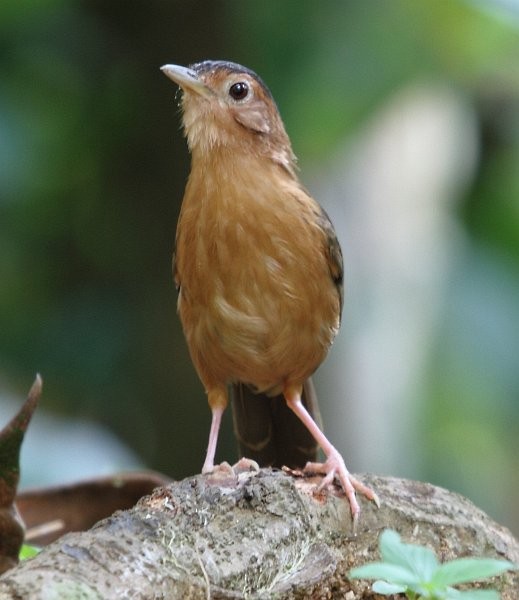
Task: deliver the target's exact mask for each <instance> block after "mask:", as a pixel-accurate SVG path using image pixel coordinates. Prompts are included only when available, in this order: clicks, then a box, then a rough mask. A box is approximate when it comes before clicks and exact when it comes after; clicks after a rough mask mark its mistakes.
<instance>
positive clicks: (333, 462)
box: [284, 386, 379, 523]
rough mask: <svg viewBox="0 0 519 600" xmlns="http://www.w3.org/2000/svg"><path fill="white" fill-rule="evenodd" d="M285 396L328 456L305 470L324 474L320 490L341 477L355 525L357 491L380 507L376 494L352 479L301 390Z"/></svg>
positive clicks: (357, 505) (293, 390) (294, 388)
mask: <svg viewBox="0 0 519 600" xmlns="http://www.w3.org/2000/svg"><path fill="white" fill-rule="evenodd" d="M284 395H285V400H286V402H287V405H288V407H289V408H290V409H291V410H293V411H294V413H295V414H296V415H297V416H298V417H299V419H301V421H302V422H303V423H304V425H305V426H306V428H307V429H308V431H309V432H310V433H311V434H312V436H313V437H314V439H315V441H316V442H317V443H318V444H319V446H320V447H321V448H322V449H323V452H324V454H325V455H326V462H325V463H324V464H321V463H307V465H306V466H305V469H304V470H305V471H307V472H313V473H322V474H324V476H325V477H324V479H323V481H322V483H321V485H320V486H319V489H323V488H324V487H325V486H327V485H328V484H330V483H332V482H333V480H334V478H335V475H337V476H338V477H339V480H340V482H341V485H342V488H343V489H344V492H345V494H346V496H347V498H348V501H349V503H350V509H351V514H352V517H353V521H354V523H355V522H356V521H357V519H358V516H359V513H360V506H359V503H358V502H357V498H356V497H355V490H358V491H359V492H360V493H361V494H364V496H366V498H369V499H370V500H373V501H374V502H375V503H376V504H377V506H378V504H379V502H378V498H377V496H376V494H375V493H374V492H373V491H372V490H370V489H369V488H368V487H367V486H365V485H364V484H363V483H361V482H360V481H359V480H358V479H355V478H354V477H352V475H350V473H349V471H348V469H347V468H346V465H345V464H344V459H343V458H342V456H341V455H340V454H339V452H338V451H337V449H336V448H335V447H334V446H333V445H332V444H331V443H330V442H329V440H328V438H327V437H326V436H325V435H324V433H323V432H322V431H321V430H320V429H319V427H318V426H317V424H316V423H315V421H314V420H313V419H312V417H311V416H310V414H309V413H308V411H307V410H306V408H305V407H304V406H303V403H302V402H301V388H300V387H299V388H297V387H295V386H294V387H288V388H287V389H285V392H284Z"/></svg>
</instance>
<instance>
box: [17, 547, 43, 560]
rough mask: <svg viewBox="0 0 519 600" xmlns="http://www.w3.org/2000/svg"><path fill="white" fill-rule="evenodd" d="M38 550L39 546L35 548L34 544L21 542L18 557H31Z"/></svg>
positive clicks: (23, 558) (21, 558) (22, 558)
mask: <svg viewBox="0 0 519 600" xmlns="http://www.w3.org/2000/svg"><path fill="white" fill-rule="evenodd" d="M39 551H40V548H36V547H34V546H29V545H28V544H23V546H22V547H21V549H20V554H19V558H20V560H25V559H26V558H32V557H33V556H36V555H37V554H38V552H39Z"/></svg>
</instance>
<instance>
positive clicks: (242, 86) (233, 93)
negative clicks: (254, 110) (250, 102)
mask: <svg viewBox="0 0 519 600" xmlns="http://www.w3.org/2000/svg"><path fill="white" fill-rule="evenodd" d="M248 93H249V86H248V84H247V83H245V81H238V82H237V83H233V84H232V85H231V87H230V88H229V96H230V97H231V98H232V99H233V100H244V99H245V98H246V97H247V95H248Z"/></svg>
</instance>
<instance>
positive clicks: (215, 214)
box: [162, 61, 374, 517]
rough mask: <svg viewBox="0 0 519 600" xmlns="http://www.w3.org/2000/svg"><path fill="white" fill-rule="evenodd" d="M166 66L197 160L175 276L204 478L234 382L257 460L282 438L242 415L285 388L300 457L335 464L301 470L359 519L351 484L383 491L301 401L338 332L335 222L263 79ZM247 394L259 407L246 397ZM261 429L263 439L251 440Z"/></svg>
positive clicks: (222, 69)
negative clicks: (299, 165) (336, 491)
mask: <svg viewBox="0 0 519 600" xmlns="http://www.w3.org/2000/svg"><path fill="white" fill-rule="evenodd" d="M162 70H163V71H164V73H165V74H166V75H167V76H168V77H170V78H171V79H172V80H173V81H175V82H176V83H177V84H178V85H179V86H180V87H181V88H182V90H183V94H182V110H183V125H184V130H185V133H186V136H187V141H188V145H189V149H190V151H191V157H192V163H191V173H190V175H189V179H188V182H187V186H186V190H185V194H184V200H183V203H182V209H181V213H180V217H179V222H178V227H177V237H176V255H175V260H174V274H175V281H176V284H177V287H178V289H179V297H178V311H179V315H180V319H181V322H182V326H183V329H184V333H185V336H186V340H187V343H188V347H189V351H190V353H191V358H192V360H193V363H194V365H195V367H196V370H197V372H198V374H199V376H200V379H201V380H202V383H203V385H204V387H205V389H206V392H207V396H208V401H209V405H210V407H211V411H212V414H213V420H212V425H211V431H210V435H209V444H208V450H207V456H206V460H205V462H204V466H203V469H202V470H203V472H210V471H212V470H213V469H214V454H215V449H216V441H217V437H218V431H219V426H220V420H221V416H222V413H223V411H224V409H225V407H226V405H227V402H228V388H229V386H230V385H233V386H234V401H235V402H236V403H237V413H236V414H237V418H235V422H237V424H238V427H237V429H238V438H239V441H240V444H241V447H242V449H248V450H251V451H253V452H254V451H255V449H256V450H258V449H261V446H262V444H263V445H265V443H266V444H267V449H268V452H267V454H265V453H264V452H263V450H264V448H263V449H261V452H260V453H259V454H258V456H259V457H261V461H262V462H263V463H265V462H271V463H272V464H278V461H279V459H278V457H277V456H276V455H275V454H276V452H277V450H276V448H275V447H276V445H278V446H279V445H280V443H279V441H280V440H279V437H280V436H277V437H278V441H277V442H276V440H275V438H276V436H275V435H274V434H273V433H272V432H271V431H269V427H270V426H269V425H268V424H267V427H265V424H264V423H261V426H260V427H256V424H255V423H254V422H253V421H252V420H250V419H249V418H248V411H247V407H250V409H251V412H252V413H254V415H255V416H260V415H261V413H263V412H264V411H263V410H262V408H261V404H258V402H261V400H260V399H261V398H263V400H264V401H265V403H267V404H268V403H269V400H268V398H266V397H265V396H269V397H275V396H277V395H279V394H282V395H283V396H284V398H285V400H286V404H287V406H288V408H289V409H290V410H291V411H292V412H293V413H294V414H295V415H296V416H297V417H298V419H299V420H300V422H301V423H302V424H303V425H304V428H305V429H306V430H307V431H308V432H309V433H310V434H311V437H309V436H308V435H306V434H303V436H302V437H301V438H299V437H298V439H297V440H296V441H295V445H299V446H300V448H299V449H300V450H301V449H302V450H303V453H302V454H301V453H299V454H297V453H296V455H295V456H297V458H296V459H295V461H294V462H296V461H297V462H299V461H300V459H301V456H302V455H304V454H305V452H306V453H307V454H308V456H312V453H313V452H314V450H315V445H314V444H312V442H311V439H312V438H313V439H314V440H315V442H317V444H318V445H319V446H321V448H322V449H323V451H324V453H325V455H326V457H327V461H326V463H324V465H319V464H317V463H311V464H309V465H307V467H306V469H307V470H308V471H312V472H315V471H317V472H321V473H324V474H325V478H324V480H323V484H322V486H325V485H327V484H329V483H331V482H332V480H333V478H334V476H335V475H338V477H339V479H340V481H341V484H342V486H343V488H344V490H345V492H346V494H347V496H348V498H349V501H350V505H351V510H352V514H353V515H354V517H356V516H357V514H358V512H359V507H358V504H357V501H356V498H355V492H354V489H357V490H359V491H361V492H362V493H364V494H365V495H366V496H368V497H369V498H374V495H373V493H372V492H371V491H370V490H369V489H367V488H366V487H365V486H363V485H362V484H361V483H360V482H359V481H357V480H356V479H354V478H353V477H352V476H351V475H350V474H349V473H348V471H347V469H346V467H345V465H344V461H343V459H342V457H341V456H340V454H339V453H338V452H337V450H336V449H335V448H334V447H333V446H332V445H331V444H330V442H329V441H328V440H327V438H326V437H325V436H324V434H323V433H322V432H321V430H320V429H319V427H318V426H317V425H316V423H315V420H314V419H313V418H312V416H311V413H310V412H309V411H308V410H306V409H305V407H304V405H303V403H302V401H301V395H302V391H303V385H305V382H306V381H307V380H308V378H309V377H310V375H311V374H312V373H313V372H314V371H315V369H317V367H318V366H319V365H320V364H321V362H322V361H323V360H324V358H325V356H326V354H327V352H328V349H329V347H330V346H331V344H332V342H333V339H334V337H335V335H336V333H337V331H338V328H339V322H340V316H341V308H342V254H341V250H340V246H339V243H338V241H337V238H336V236H335V232H334V230H333V226H332V224H331V223H330V220H329V219H328V216H327V215H326V213H325V212H324V211H323V209H322V208H321V207H320V206H319V204H318V203H317V202H316V201H315V200H314V199H313V198H312V197H311V196H310V195H309V194H308V192H307V191H306V190H305V189H304V188H303V187H302V185H301V184H300V182H299V180H298V178H297V175H296V168H295V157H294V154H293V152H292V148H291V145H290V140H289V138H288V136H287V134H286V132H285V128H284V126H283V123H282V121H281V117H280V115H279V112H278V110H277V107H276V104H275V102H274V99H273V98H272V95H271V94H270V92H269V90H268V88H267V87H266V86H265V84H264V83H263V82H262V81H261V79H260V78H259V77H258V76H257V75H256V74H255V73H253V72H252V71H250V70H249V69H246V68H245V67H242V66H240V65H237V64H235V63H230V62H222V61H205V62H202V63H197V64H195V65H192V66H191V67H189V68H188V69H186V68H184V67H179V66H176V65H166V66H164V67H162ZM309 385H310V384H306V386H309ZM308 389H309V390H310V388H308ZM251 391H253V392H254V393H259V394H261V396H260V397H259V398H260V399H256V401H255V400H251V397H252V393H251ZM307 396H308V393H307ZM312 396H313V395H312ZM312 403H313V400H312V401H311V402H310V404H312ZM310 408H311V406H310ZM275 412H276V411H275V410H272V407H270V408H269V410H268V413H269V414H270V415H272V414H275ZM285 413H286V411H285ZM267 416H268V415H267ZM262 429H263V432H264V433H263V434H262ZM255 431H257V432H258V436H257V440H256V441H257V443H256V442H251V441H250V440H251V439H252V438H251V436H250V433H251V432H253V433H254V432H255ZM288 431H290V427H289V429H288ZM300 432H301V428H299V433H298V434H297V436H299V434H300ZM253 437H254V436H253ZM242 438H243V439H242ZM269 448H270V449H269ZM269 453H270V454H271V455H272V456H271V457H270V458H269ZM289 454H290V452H289V453H288V454H287V455H289ZM290 466H300V465H298V464H292V465H290Z"/></svg>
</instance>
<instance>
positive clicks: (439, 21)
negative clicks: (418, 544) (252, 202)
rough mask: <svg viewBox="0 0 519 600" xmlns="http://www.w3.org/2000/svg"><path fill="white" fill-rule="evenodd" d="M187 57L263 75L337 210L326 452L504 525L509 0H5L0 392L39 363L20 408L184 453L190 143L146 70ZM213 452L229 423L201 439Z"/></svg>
mask: <svg viewBox="0 0 519 600" xmlns="http://www.w3.org/2000/svg"><path fill="white" fill-rule="evenodd" d="M205 58H213V59H215V58H225V59H229V60H233V61H235V62H239V63H242V64H245V65H247V66H248V67H250V68H252V69H254V70H255V71H257V72H258V73H259V74H260V75H261V76H262V78H263V79H264V80H265V81H266V82H267V83H268V85H269V87H270V89H271V91H272V92H273V94H274V96H275V98H276V100H277V102H278V105H279V108H280V111H281V113H282V116H283V118H284V121H285V124H286V126H287V130H288V132H289V135H290V136H291V139H292V143H293V146H294V150H295V152H296V154H297V155H298V157H299V160H300V166H301V177H302V180H303V181H304V183H305V184H306V185H308V187H309V188H310V189H311V191H312V192H313V193H314V194H315V195H316V197H318V199H320V200H321V201H322V203H323V204H325V206H326V208H327V210H328V211H329V213H330V214H331V216H332V218H333V220H334V222H335V223H336V225H337V229H338V233H339V237H340V239H341V243H342V245H343V249H344V254H345V263H346V273H347V292H346V305H345V311H344V314H345V316H344V319H345V323H344V325H343V330H342V333H341V336H340V339H339V341H338V343H337V345H336V347H335V348H334V349H333V350H332V353H331V357H330V360H329V361H328V362H327V363H326V365H325V366H324V367H323V369H322V372H321V375H320V377H318V391H319V395H320V399H321V404H322V410H323V416H324V421H325V426H326V428H327V430H329V431H330V435H331V437H332V440H333V441H334V442H335V443H336V444H337V445H338V447H339V448H340V449H341V450H343V451H344V452H345V458H346V462H347V464H349V466H350V468H351V469H352V470H354V471H357V472H361V471H375V472H380V473H381V474H382V473H388V474H393V475H399V476H405V477H412V478H417V479H422V480H427V481H431V482H433V483H435V484H438V485H443V486H445V487H448V488H450V489H453V490H456V491H458V492H461V493H463V494H465V495H467V496H469V497H470V498H471V499H472V500H473V501H474V502H475V503H476V504H478V505H479V506H480V507H481V508H483V509H484V510H486V511H487V512H489V513H490V514H491V516H492V517H494V518H495V519H497V520H498V521H500V522H501V523H503V524H505V525H507V526H508V527H510V528H511V529H512V531H513V532H514V533H515V534H516V535H517V534H519V461H518V454H519V359H518V357H519V5H518V3H517V2H514V1H513V0H509V1H508V2H506V1H505V0H503V1H501V2H498V1H497V0H496V1H494V2H492V1H486V2H485V1H483V0H482V1H480V2H475V1H474V2H470V1H466V2H463V1H461V0H460V1H457V0H450V1H445V2H442V1H437V0H429V1H424V2H416V1H415V0H391V1H378V0H324V1H321V2H317V1H315V0H314V1H309V0H285V1H283V2H279V1H278V0H262V1H261V2H252V1H249V2H243V1H239V0H234V1H231V0H228V1H222V0H213V1H207V2H184V1H181V0H178V1H173V0H170V1H165V0H149V1H148V2H144V1H135V0H114V1H106V0H105V1H100V0H97V1H95V0H92V1H88V0H83V1H74V0H24V1H23V2H20V0H2V2H1V3H0V78H1V79H0V393H1V391H2V390H3V391H4V392H5V393H6V394H7V393H9V394H13V393H16V394H18V395H19V396H20V397H21V396H23V395H24V394H25V392H26V390H27V389H28V387H29V385H30V383H31V381H32V378H33V376H34V373H35V372H36V371H39V372H41V374H42V376H43V378H44V381H45V387H44V396H43V400H42V409H47V410H51V411H54V412H55V413H56V414H57V415H66V416H68V417H70V418H73V419H75V420H86V421H88V422H97V423H100V424H102V425H103V426H105V427H106V428H107V429H109V430H111V431H113V432H114V433H115V434H117V436H119V438H120V439H122V440H123V441H124V442H125V444H126V445H127V446H128V447H130V448H131V449H132V450H133V451H134V452H135V453H136V455H138V456H139V457H140V458H141V460H142V461H143V463H145V464H146V465H147V466H148V467H150V468H154V469H157V470H160V471H162V472H165V473H167V474H169V475H171V476H173V477H176V478H180V477H183V476H186V475H188V474H191V473H194V472H198V471H199V470H200V467H201V464H202V461H203V457H204V453H205V446H206V441H207V434H208V428H209V421H210V413H209V410H208V408H207V405H206V401H205V396H204V392H203V390H202V388H201V386H200V384H199V382H198V379H197V376H196V374H195V372H194V370H193V368H192V366H191V363H190V359H189V357H188V354H187V349H186V345H185V343H184V340H183V336H182V332H181V329H180V325H179V322H178V319H177V316H176V309H175V306H176V293H175V289H174V286H173V283H172V277H171V253H172V248H173V241H174V232H175V225H176V220H177V216H178V211H179V207H180V201H181V198H182V194H183V187H184V183H185V179H186V177H187V174H188V170H189V156H188V153H187V149H186V146H185V140H184V139H183V138H182V135H181V132H180V121H179V113H178V109H177V98H178V97H176V89H175V87H174V86H173V85H172V83H171V82H170V81H169V80H167V79H166V78H165V77H164V76H163V75H162V74H161V72H160V71H159V67H160V66H161V65H162V64H165V63H168V62H169V63H177V64H183V65H185V64H189V63H191V62H195V61H198V60H201V59H205ZM439 90H440V91H439ZM433 100H434V102H433ZM424 115H425V116H424ZM427 115H428V116H427ZM431 115H434V118H432V117H431ZM435 119H436V120H435ZM399 123H400V124H402V123H404V125H405V127H402V126H400V125H399ZM435 123H436V124H438V123H439V125H438V126H437V127H436V125H435ZM445 123H447V125H445ZM449 123H452V126H449ZM442 127H443V129H442ZM422 128H425V129H424V131H425V133H422ZM427 128H428V129H427ZM404 129H405V131H404ZM443 132H445V134H443ZM431 135H432V138H431ZM434 135H436V138H434ZM427 136H429V137H427ZM447 138H448V139H447ZM425 139H428V140H429V139H437V140H438V141H437V143H434V144H429V145H427V144H426V145H423V144H422V145H421V141H423V140H425ZM409 140H412V145H411V144H410V141H409ZM444 140H446V141H445V145H444ZM402 149H403V150H402ZM449 153H450V154H449ZM404 154H405V156H404ZM433 166H434V169H433V168H432V167H433ZM424 173H427V174H428V175H427V177H425V176H424ZM388 178H390V185H389V184H388V183H387V182H388V181H389V179H388ZM442 182H446V183H445V184H443V183H442ZM334 190H335V193H334ZM356 190H357V191H358V193H356ZM374 191H377V193H374ZM422 196H424V198H425V200H424V199H422ZM365 198H366V201H365ZM402 198H409V202H408V203H403V202H400V203H399V204H396V203H395V207H396V208H394V209H393V208H392V205H391V202H392V201H393V200H395V202H396V201H398V200H399V199H402ZM415 198H416V202H414V199H415ZM426 202H427V205H425V203H426ZM368 206H369V207H370V212H369V215H368V213H367V212H366V213H364V212H363V211H365V210H366V207H368ZM363 215H364V216H363ZM438 215H440V216H441V218H439V217H438ZM357 225H358V226H357ZM387 240H392V241H391V245H390V242H389V241H387ZM424 241H426V242H427V244H425V245H424ZM388 247H391V248H394V247H398V248H399V249H400V254H398V256H399V260H404V262H405V266H404V267H402V266H397V264H396V262H397V261H396V259H395V264H394V267H393V266H392V264H393V263H392V258H391V257H392V254H391V253H390V252H387V248H388ZM415 249H416V250H415ZM382 255H383V256H384V259H385V260H386V262H385V264H384V268H383V269H382V267H380V268H378V267H377V264H378V262H377V261H379V260H380V258H381V257H382ZM395 256H397V254H395ZM422 259H423V260H422ZM402 264H404V263H402ZM364 266H365V268H364ZM348 274H349V275H348ZM406 286H407V287H406ZM359 290H360V292H359ZM417 290H418V291H417ZM393 295H394V298H393ZM390 298H393V300H392V302H393V304H392V305H391V306H392V307H393V308H387V306H388V305H387V302H388V301H389V300H388V299H390ZM407 302H409V305H407ZM422 311H423V319H422V316H421V315H422ZM376 315H382V316H381V317H380V320H377V319H378V318H376ZM409 315H413V318H412V319H410V318H409ZM424 322H427V324H428V326H427V327H422V324H423V323H424ZM378 323H381V324H383V325H380V327H379V326H378ZM382 329H383V331H382ZM406 332H407V333H406ZM417 333H420V336H417ZM399 340H400V341H399ZM402 340H404V342H402ZM417 356H420V361H417V360H416V357H417ZM364 357H365V358H364ZM348 373H352V376H351V380H350V381H352V380H355V381H356V382H357V384H356V385H354V386H351V385H348ZM373 373H376V374H377V376H376V377H375V376H374V375H373ZM332 380H334V381H335V382H336V384H335V387H334V385H332V384H330V386H328V384H327V381H332ZM345 380H346V381H345ZM337 381H338V383H337ZM343 384H344V386H343V387H344V389H346V392H345V395H344V398H343V397H342V395H341V393H340V390H341V389H343V387H341V386H342V385H343ZM337 390H339V392H338V391H337ZM367 390H370V391H369V394H368V391H367ZM386 392H387V393H386ZM368 395H369V398H370V400H369V401H368ZM334 407H335V408H334ZM337 407H338V408H337ZM341 407H342V408H341ZM341 410H343V412H341ZM29 436H30V431H29ZM42 444H43V447H42V448H41V451H40V460H41V461H42V462H41V467H40V469H39V470H40V475H41V481H42V482H43V481H44V480H45V474H46V473H45V472H46V470H47V467H46V462H45V458H46V450H45V440H44V441H43V442H42ZM92 444H93V445H94V444H96V441H95V439H92ZM234 453H235V448H234V441H233V439H232V433H231V427H230V423H229V420H227V422H226V424H225V428H224V433H223V437H222V440H221V443H220V446H219V451H218V455H217V458H219V459H224V458H225V459H230V460H232V459H233V457H234ZM86 454H87V455H88V450H86ZM388 457H392V458H391V460H389V458H388ZM62 459H63V460H64V461H68V462H72V464H73V461H74V442H73V438H72V441H71V439H70V438H68V441H67V447H65V448H63V457H62ZM116 466H117V465H116ZM49 468H50V467H49ZM22 469H23V465H22Z"/></svg>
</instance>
